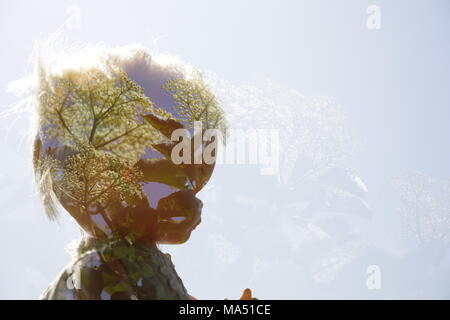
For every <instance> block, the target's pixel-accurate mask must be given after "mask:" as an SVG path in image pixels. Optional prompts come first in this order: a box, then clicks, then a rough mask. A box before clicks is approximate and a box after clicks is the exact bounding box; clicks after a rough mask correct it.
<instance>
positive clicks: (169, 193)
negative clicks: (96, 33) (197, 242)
mask: <svg viewBox="0 0 450 320" xmlns="http://www.w3.org/2000/svg"><path fill="white" fill-rule="evenodd" d="M50 83H51V87H50V85H49V87H48V88H46V87H44V88H43V92H44V93H43V94H41V96H40V100H39V105H40V109H41V110H40V111H41V119H40V120H41V123H40V132H39V136H38V137H37V139H36V143H35V157H34V159H35V163H34V164H35V168H36V173H37V177H38V178H39V183H40V186H41V187H44V189H45V187H47V189H46V190H44V192H42V193H43V195H44V200H45V199H49V198H48V197H49V196H51V195H50V193H49V192H53V193H54V194H55V195H56V198H57V200H58V201H59V202H60V204H61V205H62V206H63V207H64V208H65V209H66V210H67V211H68V212H69V213H70V214H71V215H72V216H73V217H74V218H75V219H76V220H77V222H78V223H79V224H80V225H81V227H82V228H83V229H84V230H86V231H87V232H88V233H90V234H91V235H93V236H95V237H104V236H113V235H119V236H127V237H129V236H131V237H133V238H148V239H150V240H153V241H156V242H159V243H167V244H175V243H183V242H185V241H187V240H188V239H189V237H190V234H191V232H192V230H194V229H195V227H196V226H197V225H198V224H199V223H200V221H201V218H200V217H201V209H202V203H201V201H200V200H199V199H197V198H196V197H195V194H196V193H197V192H198V191H200V190H201V188H202V187H203V186H204V185H205V184H206V182H207V181H208V180H209V178H210V176H211V174H212V171H213V168H214V164H206V163H200V164H192V163H193V161H190V163H182V164H175V163H174V162H173V161H172V159H171V155H172V152H171V151H172V149H173V148H174V146H175V145H176V143H175V142H173V141H171V134H172V132H173V131H174V130H176V129H186V130H188V131H189V132H192V130H191V126H190V124H191V122H190V120H189V119H187V118H186V115H187V114H189V113H188V112H187V111H189V110H190V111H189V112H190V114H193V115H195V112H197V113H198V116H196V117H195V118H197V119H198V118H201V115H202V113H204V112H205V110H206V113H207V114H208V112H209V118H208V119H209V121H214V122H215V123H216V124H217V123H218V120H219V116H221V115H216V119H215V120H214V112H212V111H208V110H209V109H208V108H209V106H210V105H211V101H213V98H212V97H213V96H212V95H211V94H210V93H209V92H206V91H205V92H204V94H205V95H207V94H209V96H205V97H203V96H201V97H200V98H201V99H197V100H196V101H191V100H189V99H188V98H186V97H191V98H192V97H195V95H198V94H199V93H200V94H201V93H202V91H201V90H203V89H202V88H201V87H199V86H197V85H196V84H195V83H194V85H196V86H193V84H192V83H191V82H189V81H185V80H183V79H181V80H179V81H174V82H170V81H169V82H167V84H168V86H167V87H165V91H164V92H163V93H160V95H161V96H162V97H163V98H164V97H165V98H164V99H167V97H168V95H169V94H171V95H172V96H173V97H178V98H177V99H175V98H173V99H172V100H171V101H172V104H173V105H175V106H177V105H178V106H179V109H178V113H177V112H174V109H176V108H175V107H174V106H173V105H172V110H169V111H168V110H167V109H168V108H167V107H166V106H165V107H164V109H161V108H159V107H158V106H157V104H158V103H159V104H160V105H164V104H165V103H167V102H168V101H163V100H161V99H159V98H158V95H157V93H154V94H153V96H155V97H156V99H155V100H158V99H159V101H156V102H154V101H153V100H150V98H149V97H147V96H146V95H145V94H144V90H143V89H142V88H141V87H140V86H137V85H136V83H135V82H134V81H132V80H131V79H130V78H129V77H128V75H127V74H125V73H123V72H118V73H116V74H115V75H114V76H113V77H111V76H106V75H104V74H103V73H102V72H100V71H98V70H91V71H90V72H71V73H68V74H64V75H63V76H61V77H60V78H56V79H52V81H50ZM160 91H161V90H160ZM194 91H195V92H194ZM199 101H208V103H209V104H210V105H200V102H199ZM195 103H197V105H195ZM183 104H184V105H183ZM180 105H181V106H180ZM188 107H189V108H191V109H189V110H187V108H188ZM195 108H196V110H194V109H195ZM180 114H182V115H183V116H179V115H180ZM207 125H208V123H207ZM206 144H207V143H206ZM206 144H205V143H203V147H204V146H205V145H206ZM194 153H195V150H192V154H191V159H193V154H194ZM46 181H47V182H48V183H47V182H46ZM48 186H51V187H48ZM45 192H47V193H48V194H47V195H46V194H45ZM46 196H47V197H46Z"/></svg>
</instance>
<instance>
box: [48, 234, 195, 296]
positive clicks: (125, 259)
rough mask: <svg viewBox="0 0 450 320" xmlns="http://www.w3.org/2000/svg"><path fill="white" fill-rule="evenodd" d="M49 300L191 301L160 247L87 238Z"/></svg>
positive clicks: (125, 241) (57, 280) (123, 240)
mask: <svg viewBox="0 0 450 320" xmlns="http://www.w3.org/2000/svg"><path fill="white" fill-rule="evenodd" d="M41 299H45V300H118V299H119V300H120V299H126V300H128V299H132V300H188V299H192V298H191V297H190V296H189V295H188V293H187V291H186V288H185V287H184V285H183V282H182V281H181V279H180V277H179V276H178V274H177V272H176V271H175V267H174V265H173V263H172V261H171V259H170V255H169V254H165V253H163V252H161V251H160V250H159V249H158V248H157V246H156V244H154V243H149V242H133V241H129V240H127V239H108V240H107V239H100V240H98V239H94V238H84V239H82V240H81V242H80V245H79V247H78V250H77V254H76V258H75V260H74V261H73V262H71V263H70V264H69V265H68V266H67V267H66V268H65V269H64V270H63V271H62V273H61V274H60V275H59V277H58V278H57V279H56V280H55V281H54V282H53V284H51V285H50V286H49V287H48V288H47V289H46V290H45V291H44V292H43V294H42V296H41Z"/></svg>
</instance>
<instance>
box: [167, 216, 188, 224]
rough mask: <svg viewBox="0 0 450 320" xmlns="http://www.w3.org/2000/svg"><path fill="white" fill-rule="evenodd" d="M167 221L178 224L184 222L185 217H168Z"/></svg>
mask: <svg viewBox="0 0 450 320" xmlns="http://www.w3.org/2000/svg"><path fill="white" fill-rule="evenodd" d="M169 220H170V221H172V222H174V223H177V224H178V223H181V222H183V221H184V220H186V217H170V218H169Z"/></svg>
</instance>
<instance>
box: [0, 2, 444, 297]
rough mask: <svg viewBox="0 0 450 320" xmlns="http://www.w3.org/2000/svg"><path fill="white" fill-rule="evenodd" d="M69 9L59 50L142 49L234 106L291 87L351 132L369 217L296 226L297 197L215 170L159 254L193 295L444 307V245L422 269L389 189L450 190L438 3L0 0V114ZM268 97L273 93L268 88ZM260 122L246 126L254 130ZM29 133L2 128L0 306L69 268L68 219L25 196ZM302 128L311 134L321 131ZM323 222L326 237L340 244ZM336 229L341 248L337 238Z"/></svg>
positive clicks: (235, 172)
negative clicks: (330, 107)
mask: <svg viewBox="0 0 450 320" xmlns="http://www.w3.org/2000/svg"><path fill="white" fill-rule="evenodd" d="M372 4H375V5H377V6H379V8H380V10H381V12H380V13H381V15H380V17H381V29H379V30H369V29H368V28H367V25H366V21H367V19H368V14H367V13H366V9H367V8H368V6H369V5H372ZM70 7H72V8H77V9H75V11H76V10H79V13H80V15H79V24H78V25H77V24H74V25H69V27H70V26H71V27H70V28H67V27H66V28H64V36H65V37H66V38H67V39H68V41H71V42H75V43H89V44H95V43H99V42H101V43H104V44H107V45H111V46H117V45H127V44H130V43H135V42H137V43H142V44H143V45H145V46H148V47H149V48H150V49H151V50H152V52H154V53H155V54H160V53H169V54H175V55H178V56H179V57H180V58H182V59H183V60H184V61H187V62H189V63H191V64H193V65H195V66H197V67H198V68H200V69H201V70H206V71H209V72H213V73H215V74H217V75H219V77H220V78H222V79H225V80H226V81H227V90H235V93H236V95H235V96H236V97H235V98H233V99H235V102H236V103H239V101H242V100H239V99H242V98H240V95H239V94H238V93H239V92H240V93H242V92H244V91H245V90H247V89H248V87H246V85H247V84H249V83H251V84H252V85H254V86H256V87H257V88H260V89H261V92H264V94H265V95H266V96H267V97H268V98H269V99H272V100H273V102H274V103H275V104H276V103H277V101H281V100H280V99H282V97H283V96H284V94H283V92H286V95H287V94H288V92H289V93H292V90H293V91H295V92H298V93H299V95H301V96H302V97H305V99H303V100H302V99H299V100H298V101H300V100H302V101H303V102H302V103H303V104H304V107H303V108H300V109H299V110H312V109H314V106H313V105H311V103H310V101H311V100H310V99H311V98H310V97H318V96H319V97H326V98H329V99H331V100H332V101H333V102H334V103H335V104H337V105H339V114H340V115H341V114H342V115H345V121H343V122H339V123H337V124H334V125H336V126H337V127H336V128H335V129H336V131H337V132H341V131H342V129H345V131H351V132H352V137H354V138H351V139H350V141H347V142H346V144H350V145H353V144H355V145H357V146H358V147H357V148H356V151H355V152H354V154H352V156H351V157H349V159H347V160H346V161H345V164H339V165H340V166H342V167H345V170H347V171H346V172H351V174H352V175H353V176H358V177H359V178H360V179H361V180H362V181H364V184H365V185H366V186H367V188H368V192H367V194H366V195H365V196H364V201H365V202H366V203H367V204H368V206H369V207H370V212H371V214H370V217H368V218H361V217H360V216H358V215H357V214H356V215H355V214H351V213H349V212H342V210H338V209H336V208H331V209H330V210H328V211H330V212H334V213H330V212H328V213H326V214H328V216H326V217H325V218H323V215H324V213H323V212H318V211H317V212H314V215H313V216H312V217H311V216H307V217H304V216H302V218H301V219H302V220H301V221H302V224H301V225H302V226H299V227H298V228H293V227H292V226H294V225H295V223H296V222H295V221H296V220H295V217H298V215H301V214H302V209H299V207H301V206H302V203H303V204H305V203H310V202H311V201H310V200H308V199H306V200H305V199H303V198H302V194H301V190H302V189H301V188H298V189H295V190H296V192H298V197H297V198H298V199H300V198H302V200H301V201H300V200H298V201H297V200H295V199H296V197H295V196H294V197H293V198H290V200H285V198H284V195H285V194H283V192H282V191H281V192H280V193H274V192H269V193H268V191H267V190H272V189H271V188H275V189H276V187H275V186H274V185H275V184H276V182H274V181H272V180H270V177H261V176H258V174H257V173H256V174H255V175H253V176H252V175H251V174H248V176H246V175H245V174H242V172H245V173H248V172H253V171H254V168H253V167H252V168H247V167H245V166H244V167H239V168H238V167H236V166H230V167H226V166H218V168H217V169H216V172H215V176H214V178H213V180H212V181H211V186H213V187H211V188H210V189H205V190H204V191H202V193H201V194H200V198H201V199H202V200H203V201H204V202H205V206H204V211H203V223H202V225H201V226H200V227H199V228H197V229H196V231H195V234H193V236H192V239H191V241H189V242H188V243H186V244H184V245H182V246H177V247H169V246H168V247H164V250H165V251H167V252H171V253H172V256H173V261H174V263H175V265H176V267H177V271H178V272H179V274H180V276H181V278H182V279H183V281H184V283H185V286H186V287H187V288H188V290H189V291H190V293H191V294H192V295H194V296H196V297H198V298H200V299H209V298H211V299H212V298H215V299H223V298H225V297H228V298H235V297H238V296H239V295H240V293H241V290H242V289H243V288H245V287H251V288H254V290H255V295H256V296H257V297H259V298H261V299H264V298H268V299H269V298H272V299H283V298H286V299H300V298H302V299H303V298H377V299H378V298H381V299H389V298H446V299H448V298H450V289H448V288H450V283H449V278H448V276H444V275H445V274H448V273H449V272H448V271H450V252H449V250H448V248H447V243H446V242H445V241H442V243H437V244H435V245H434V246H433V247H432V248H433V250H434V249H436V252H437V253H436V255H434V256H432V257H429V256H427V255H426V253H427V252H428V254H429V252H430V248H429V247H426V248H425V247H424V246H423V245H422V244H420V243H418V242H417V241H416V240H415V238H414V236H413V235H411V234H410V235H409V236H408V234H406V235H405V236H403V233H404V232H403V230H404V225H403V222H402V220H401V215H400V213H399V207H400V201H399V196H398V193H397V192H396V191H395V187H394V183H393V181H394V179H395V178H397V177H399V176H402V175H403V174H406V173H411V172H416V171H418V172H421V173H422V174H424V175H425V176H427V177H429V178H430V179H432V180H433V181H437V183H440V182H441V181H448V180H449V179H450V166H449V165H448V163H449V161H450V152H449V149H448V138H449V136H450V126H449V125H448V120H449V118H450V90H449V89H448V88H449V85H450V59H449V55H450V41H449V37H448V33H449V31H450V19H449V14H450V11H449V10H450V3H449V2H448V1H445V0H432V1H430V0H428V1H425V0H423V1H418V0H414V1H400V0H396V1H381V0H379V1H365V0H358V1H356V0H355V1H350V0H347V1H344V0H343V1H322V0H314V1H206V0H205V1H197V0H195V1H145V2H144V1H126V2H124V1H120V2H119V1H95V2H94V1H70V2H67V1H58V2H55V1H33V2H32V1H8V0H1V1H0V41H1V43H2V49H1V50H0V71H1V73H0V88H1V90H0V105H2V106H3V107H5V108H6V107H7V106H9V105H11V104H12V103H14V102H16V101H17V97H15V96H14V95H12V94H10V93H7V92H6V87H7V85H8V83H9V82H11V81H13V80H16V79H18V78H21V77H23V76H25V75H27V74H28V73H29V72H30V70H31V69H30V64H29V59H30V56H31V53H32V50H33V43H34V41H36V40H38V39H40V38H42V37H45V36H47V35H48V34H50V33H52V32H55V31H56V30H57V29H58V28H60V26H61V25H62V24H63V23H64V21H65V20H66V19H67V18H68V16H69V12H74V9H68V8H70ZM260 79H265V81H266V82H264V81H263V82H264V83H267V81H269V82H270V83H271V85H269V88H267V87H264V86H267V85H263V84H261V83H262V82H261V80H260ZM275 84H276V85H275ZM278 85H280V86H281V88H282V89H279V90H272V89H273V88H275V87H276V88H278ZM231 87H233V88H234V89H230V88H231ZM236 88H241V89H239V90H241V91H239V90H238V89H236ZM246 88H247V89H246ZM219 89H220V88H219ZM275 91H276V93H275ZM230 99H231V98H230ZM296 101H297V100H295V99H292V100H291V102H290V103H291V105H290V107H291V108H293V109H295V108H296V107H295V104H296ZM299 103H300V102H299ZM250 104H251V103H250ZM255 105H258V102H256V101H255ZM255 108H256V107H255ZM311 108H312V109H311ZM229 110H231V109H229ZM255 110H258V109H257V108H256V109H255ZM264 110H265V111H267V108H266V109H264V108H263V107H261V112H263V111H264ZM231 112H232V111H231ZM273 112H277V109H276V108H275V109H274V110H273ZM298 112H299V113H301V112H303V111H298ZM326 112H327V111H324V113H323V114H324V117H326ZM318 117H319V120H320V119H321V118H320V117H322V113H319V114H318ZM257 119H258V117H256V118H255V119H254V121H253V120H251V119H250V120H248V121H247V122H246V123H245V124H246V125H249V126H254V127H263V126H264V123H263V122H258V120H257ZM252 121H253V122H252ZM326 123H327V122H325V124H326ZM29 125H30V122H29V119H28V118H27V116H26V115H15V116H12V117H11V116H9V117H2V118H0V130H1V133H0V150H1V154H2V157H1V159H0V166H1V168H2V169H1V171H0V190H1V194H0V208H1V209H0V224H1V230H2V232H1V233H0V253H1V256H0V298H3V299H14V298H18V299H36V298H38V296H39V294H40V293H41V292H42V291H43V289H44V288H45V287H46V286H47V285H48V284H49V283H50V282H51V281H52V280H53V279H54V278H55V277H56V276H57V275H58V273H59V272H60V271H61V270H62V268H63V267H64V265H66V264H67V263H69V261H70V257H69V256H68V254H67V253H66V252H65V250H64V247H65V246H66V245H67V244H68V242H70V241H71V240H73V239H75V238H77V237H79V235H80V232H79V231H78V229H77V227H76V225H75V223H74V222H72V221H70V219H63V220H62V221H61V222H60V223H59V224H58V223H51V222H49V221H47V219H46V217H45V214H44V212H43V209H42V207H41V206H40V203H39V199H38V197H37V196H36V195H35V191H34V187H33V181H32V175H31V165H30V164H31V161H30V158H29V153H30V152H29V150H30V146H29V138H27V136H26V131H27V129H28V128H29ZM295 125H296V126H299V128H300V127H301V126H302V123H301V122H298V123H296V124H295ZM311 128H312V129H313V134H317V135H321V134H322V131H321V130H324V129H323V127H321V126H317V127H316V126H312V127H311ZM332 129H333V128H332ZM314 130H315V131H314ZM327 132H328V131H327ZM352 139H353V140H352ZM329 143H331V144H332V143H333V142H332V141H331V142H329ZM299 148H300V151H299V154H300V153H301V146H300V147H299ZM316 151H317V152H319V153H320V152H321V149H320V148H319V147H318V150H316ZM323 152H325V151H323ZM299 166H300V167H301V163H300V164H299ZM300 171H301V169H300ZM295 174H296V173H295V172H294V173H291V175H295ZM236 184H239V188H237V189H236V188H235V185H236ZM325 184H326V185H328V184H329V182H327V181H325ZM213 189H215V191H214V192H215V193H214V192H212V190H213ZM208 190H209V191H208ZM217 193H218V195H216V194H217ZM212 195H214V196H212ZM230 199H231V200H230ZM268 199H269V200H270V201H269V202H270V203H269V204H268V203H267V201H268ZM272 200H273V201H272ZM280 202H281V204H280ZM286 202H289V203H290V205H286ZM292 208H294V209H292ZM355 210H356V209H355ZM355 210H353V211H355ZM335 211H336V212H337V211H339V212H338V213H336V212H335ZM349 211H351V210H349ZM356 211H357V210H356ZM291 213H292V214H291ZM355 217H356V218H355ZM308 219H310V220H308ZM280 221H281V222H280ZM323 221H326V222H327V223H328V225H330V224H331V225H333V226H334V228H335V229H338V230H337V236H336V235H335V236H333V235H332V233H331V231H327V228H326V227H324V226H326V225H327V224H324V223H322V222H323ZM305 225H306V226H307V229H308V228H309V229H311V228H312V229H314V230H316V231H317V230H318V229H317V228H319V227H320V230H321V231H323V232H325V233H326V234H327V236H326V237H325V238H326V240H320V239H322V238H323V237H322V238H321V236H320V234H322V235H323V233H321V232H313V235H312V236H305V233H307V232H306V231H305V228H304V226H305ZM243 226H244V227H245V228H246V229H245V231H243V230H242V227H243ZM312 226H313V227H312ZM336 226H342V227H336ZM346 230H349V231H348V232H350V234H351V236H348V237H347V236H345V237H343V236H342V235H343V234H345V233H346V232H347V231H346ZM401 235H402V236H401ZM350 238H351V239H350ZM305 239H306V240H305ZM431 251H432V250H431ZM433 252H434V251H433ZM326 261H332V263H331V265H332V266H331V267H330V265H327V264H326V263H325V262H326ZM424 261H425V262H426V263H425V262H424ZM369 265H377V266H379V267H380V270H381V279H382V280H381V283H382V287H381V288H380V289H379V290H370V289H369V288H368V287H367V286H366V279H367V277H368V275H367V273H366V267H367V266H369ZM318 266H324V268H325V269H326V271H324V272H322V273H321V272H319V271H317V270H318V269H320V268H319V267H318ZM327 268H328V269H327ZM324 274H325V275H324ZM418 275H419V276H418ZM417 277H418V278H417ZM416 278H417V279H419V278H420V280H414V279H416ZM324 279H325V280H324ZM447 287H448V288H447Z"/></svg>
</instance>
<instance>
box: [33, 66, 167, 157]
mask: <svg viewBox="0 0 450 320" xmlns="http://www.w3.org/2000/svg"><path fill="white" fill-rule="evenodd" d="M41 83H42V84H43V85H42V88H41V91H42V93H41V95H40V96H39V118H40V120H41V123H40V127H41V128H42V129H43V130H44V132H45V136H46V138H48V139H54V140H56V141H57V142H59V143H62V144H63V145H66V146H70V147H72V148H74V149H79V148H80V146H83V145H86V144H90V145H92V146H93V147H94V148H95V149H97V150H103V151H109V152H112V153H114V154H115V155H117V156H119V157H121V158H124V159H126V160H128V161H130V162H131V163H134V162H136V161H137V160H138V159H139V157H140V156H141V155H142V154H143V153H144V152H145V149H146V148H149V147H151V145H152V144H153V143H156V142H159V141H160V140H161V139H162V136H161V134H160V133H159V131H158V130H156V129H154V128H153V127H152V126H150V125H149V124H148V123H147V122H145V121H143V119H142V117H141V116H140V114H141V113H154V114H156V115H160V116H162V117H165V118H168V117H170V114H169V113H167V112H165V111H164V110H161V109H159V108H156V107H155V106H154V104H153V103H152V102H151V101H150V100H149V99H148V98H147V97H146V96H145V95H144V93H143V89H142V88H141V87H140V86H139V85H137V84H136V83H135V82H133V81H132V80H131V79H129V78H128V77H127V75H126V74H125V73H123V72H115V73H113V74H112V76H108V75H107V74H105V73H104V72H102V71H100V70H98V69H92V70H89V71H84V70H82V71H78V72H75V71H70V72H66V73H65V74H63V75H62V76H59V77H56V76H54V77H50V79H46V80H44V81H41Z"/></svg>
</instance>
